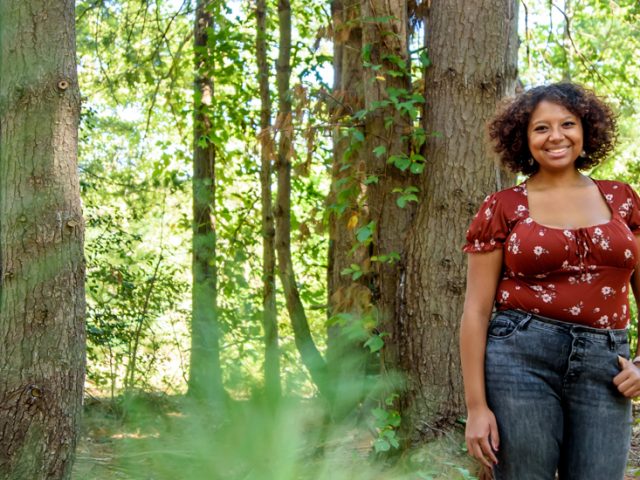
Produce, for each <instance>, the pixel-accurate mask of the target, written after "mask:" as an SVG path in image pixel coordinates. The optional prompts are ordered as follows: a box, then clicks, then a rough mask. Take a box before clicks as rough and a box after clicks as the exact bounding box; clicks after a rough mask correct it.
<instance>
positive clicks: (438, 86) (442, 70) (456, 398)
mask: <svg viewBox="0 0 640 480" xmlns="http://www.w3.org/2000/svg"><path fill="white" fill-rule="evenodd" d="M517 4H518V2H517V1H515V0H446V1H444V0H433V1H432V2H431V6H430V9H429V18H428V32H427V45H426V46H427V51H428V52H429V56H430V59H431V62H432V66H430V67H429V68H428V70H427V73H426V83H425V84H426V89H427V90H426V94H425V97H426V100H427V104H426V119H425V131H426V132H427V134H429V133H434V132H437V135H436V136H433V137H431V138H430V139H429V140H428V141H427V146H426V153H425V156H426V160H427V168H426V170H425V172H424V175H423V176H422V178H421V192H422V198H421V201H420V203H419V206H418V211H417V214H416V219H415V222H414V224H413V227H412V229H411V231H410V234H409V235H408V236H407V246H406V255H407V265H406V273H405V274H403V276H402V277H401V278H400V282H399V287H398V295H399V296H400V297H401V298H400V304H401V305H403V306H404V307H403V308H402V309H400V310H398V324H399V326H400V330H401V336H402V338H401V339H400V344H401V351H400V355H401V364H402V367H403V370H404V371H405V372H407V374H408V378H409V384H408V393H407V396H406V398H405V402H406V404H405V408H404V415H403V416H404V418H405V419H406V422H405V424H406V425H408V426H409V427H410V428H411V436H412V437H413V438H414V439H416V440H417V439H425V438H430V437H432V436H433V435H434V434H437V433H438V432H440V431H441V430H442V429H443V428H446V427H448V426H449V425H451V424H452V423H453V422H454V421H455V420H456V419H457V418H459V417H460V416H461V415H463V414H464V402H463V391H462V379H461V375H460V361H459V349H458V333H459V320H460V317H461V314H462V305H463V296H464V290H465V271H466V268H465V264H466V259H465V256H464V255H463V253H462V252H461V247H462V244H463V242H464V238H465V231H466V228H467V226H468V224H469V222H470V220H471V217H472V216H473V214H474V213H475V211H476V209H477V208H478V205H479V204H480V202H481V201H482V199H483V198H484V197H485V196H486V195H487V194H489V193H491V192H493V191H496V190H498V189H501V188H505V187H506V186H508V183H509V182H510V181H511V180H512V177H510V176H505V175H504V174H503V173H501V172H500V170H499V169H498V168H497V167H496V166H495V164H494V163H493V162H492V161H491V155H488V149H487V148H486V144H487V140H486V135H485V128H484V125H485V124H486V122H487V120H488V119H489V118H490V117H491V116H492V114H493V113H494V112H495V108H496V104H497V102H498V101H499V100H500V99H501V98H503V97H504V96H505V95H509V94H513V92H514V89H515V82H516V76H517V64H516V55H517V12H518V5H517Z"/></svg>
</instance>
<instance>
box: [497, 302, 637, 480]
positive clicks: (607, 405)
mask: <svg viewBox="0 0 640 480" xmlns="http://www.w3.org/2000/svg"><path fill="white" fill-rule="evenodd" d="M618 355H621V356H623V357H625V358H629V342H628V338H627V331H626V330H602V329H597V328H589V327H582V326H579V325H575V324H571V323H566V322H561V321H558V320H553V319H549V318H545V317H541V316H538V315H533V314H531V313H527V312H523V311H520V310H507V311H503V312H497V313H496V314H495V315H494V317H493V318H492V320H491V322H490V324H489V331H488V338H487V350H486V356H485V378H486V391H487V402H488V404H489V408H491V410H492V411H493V413H494V414H495V416H496V419H497V422H498V432H499V434H500V448H499V451H498V453H497V457H498V462H499V463H498V465H496V466H495V467H494V475H495V479H496V480H553V479H554V477H555V474H556V471H557V473H558V476H559V478H560V480H622V478H623V477H624V471H625V466H626V462H627V455H628V451H629V445H630V442H631V426H632V419H631V401H630V400H629V399H628V398H625V397H624V396H623V395H622V394H620V393H619V392H618V390H617V389H616V387H615V385H614V384H613V377H615V376H616V375H617V374H618V372H619V371H620V367H619V366H618Z"/></svg>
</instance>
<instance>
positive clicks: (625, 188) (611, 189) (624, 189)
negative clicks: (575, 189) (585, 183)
mask: <svg viewBox="0 0 640 480" xmlns="http://www.w3.org/2000/svg"><path fill="white" fill-rule="evenodd" d="M593 181H594V182H596V184H598V186H599V187H600V190H601V191H602V192H603V193H604V195H605V198H606V199H607V201H608V202H609V203H613V204H616V205H617V204H619V203H627V202H630V201H632V200H634V197H635V198H637V196H638V194H637V193H636V192H635V190H634V189H633V187H632V186H631V185H629V184H628V183H625V182H621V181H619V180H599V179H595V178H594V179H593Z"/></svg>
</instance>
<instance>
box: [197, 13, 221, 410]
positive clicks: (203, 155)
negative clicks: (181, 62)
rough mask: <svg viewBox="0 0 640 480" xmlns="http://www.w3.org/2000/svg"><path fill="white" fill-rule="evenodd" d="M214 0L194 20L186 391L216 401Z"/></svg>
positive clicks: (218, 371) (218, 386)
mask: <svg viewBox="0 0 640 480" xmlns="http://www.w3.org/2000/svg"><path fill="white" fill-rule="evenodd" d="M216 4H217V2H215V1H214V2H211V1H210V0H198V2H197V5H196V18H195V25H194V37H195V45H194V47H195V68H196V79H195V106H194V127H193V129H194V145H193V254H192V255H193V258H192V269H193V290H192V292H193V307H192V324H191V364H190V371H189V395H190V396H192V397H194V398H196V399H208V400H212V399H213V400H219V399H221V397H222V394H223V385H222V372H221V368H220V328H219V325H218V316H217V296H218V288H217V268H216V230H215V181H216V177H215V167H216V150H215V145H214V144H213V142H212V141H211V139H210V138H209V136H210V135H211V134H215V130H214V126H213V124H212V118H213V114H214V112H213V105H212V104H213V98H214V84H213V70H214V68H213V64H212V63H213V52H212V51H211V45H210V44H209V32H210V31H211V30H212V29H213V28H214V15H213V13H212V8H215V6H216Z"/></svg>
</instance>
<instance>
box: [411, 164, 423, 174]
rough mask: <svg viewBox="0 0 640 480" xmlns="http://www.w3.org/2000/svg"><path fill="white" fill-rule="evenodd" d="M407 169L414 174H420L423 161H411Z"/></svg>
mask: <svg viewBox="0 0 640 480" xmlns="http://www.w3.org/2000/svg"><path fill="white" fill-rule="evenodd" d="M409 171H410V172H411V173H415V174H416V175H419V174H421V173H422V172H423V171H424V163H412V164H411V168H410V169H409Z"/></svg>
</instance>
